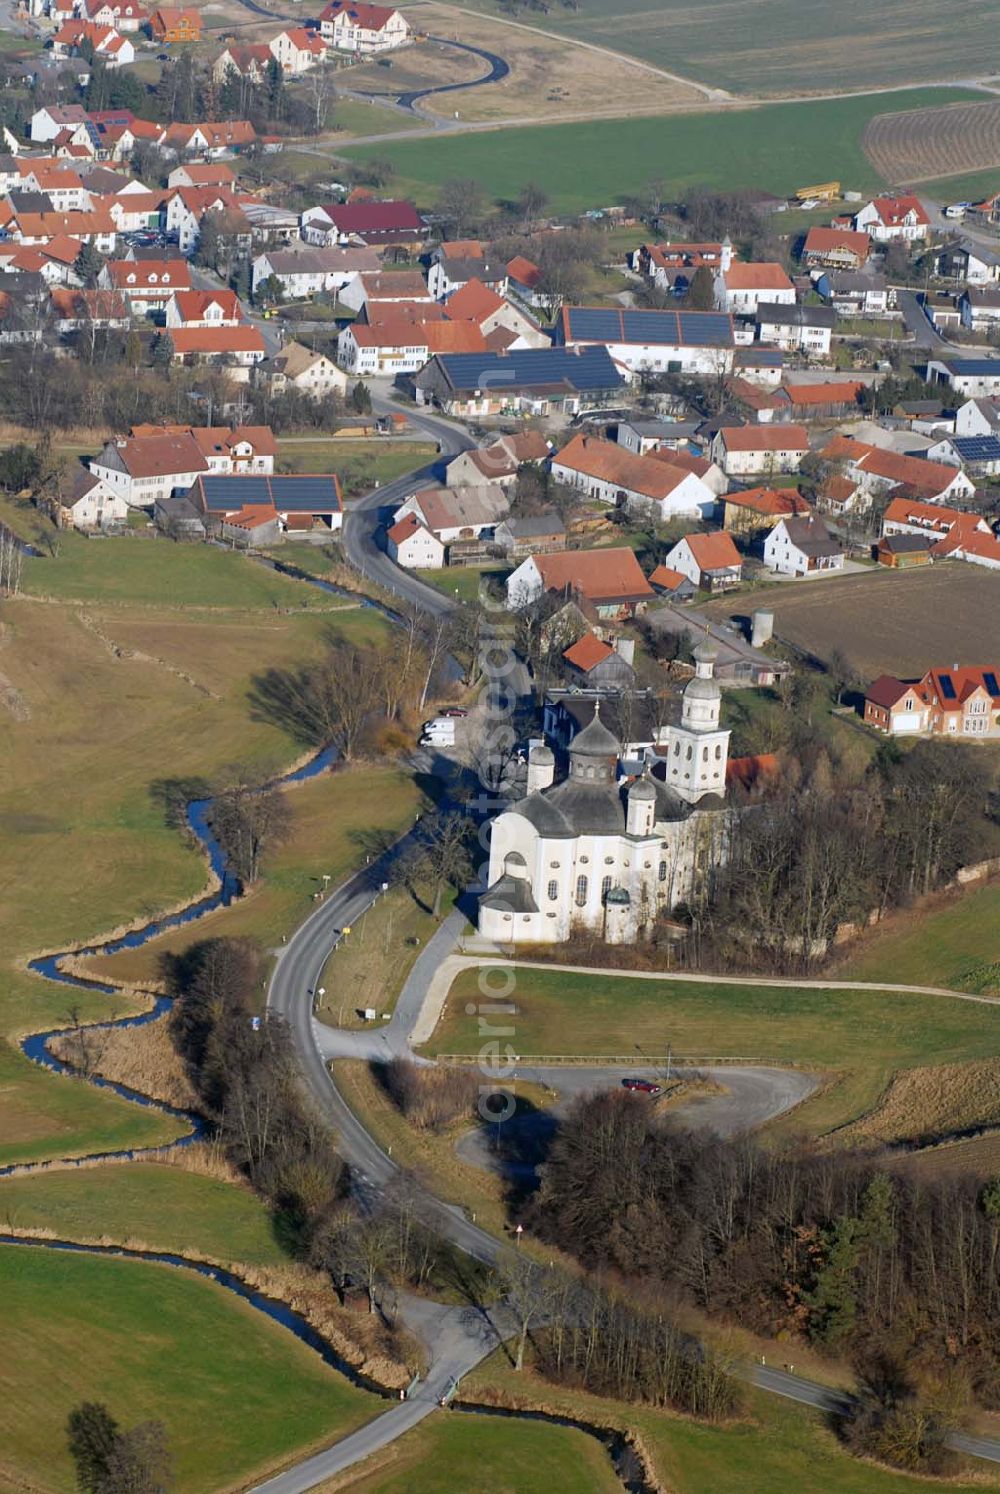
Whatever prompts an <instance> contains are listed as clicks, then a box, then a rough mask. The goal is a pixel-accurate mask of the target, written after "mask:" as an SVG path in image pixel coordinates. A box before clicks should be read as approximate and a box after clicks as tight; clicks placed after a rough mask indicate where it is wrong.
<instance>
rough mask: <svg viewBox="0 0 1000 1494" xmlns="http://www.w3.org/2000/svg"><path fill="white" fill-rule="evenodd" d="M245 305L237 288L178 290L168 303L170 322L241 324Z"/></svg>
mask: <svg viewBox="0 0 1000 1494" xmlns="http://www.w3.org/2000/svg"><path fill="white" fill-rule="evenodd" d="M242 320H243V308H242V306H241V305H240V299H239V297H238V296H237V294H236V292H235V291H230V290H219V291H201V290H175V291H174V293H173V295H172V296H171V297H170V300H169V301H168V302H167V305H166V325H167V326H168V327H170V328H175V327H238V326H239V325H240V323H241V322H242Z"/></svg>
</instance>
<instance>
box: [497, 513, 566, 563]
mask: <svg viewBox="0 0 1000 1494" xmlns="http://www.w3.org/2000/svg"><path fill="white" fill-rule="evenodd" d="M493 539H494V542H495V544H496V545H497V546H498V547H499V548H500V549H501V550H502V551H503V553H504V554H505V555H506V556H507V558H508V560H523V559H524V558H525V556H527V555H554V554H556V553H557V552H558V551H560V550H565V548H566V526H565V524H564V523H563V521H562V519H560V517H559V515H558V514H557V513H541V514H531V515H530V516H529V517H527V518H512V517H509V516H508V517H507V518H506V519H504V520H503V521H502V522H501V523H499V524H498V525H497V527H496V529H495V530H494V531H493Z"/></svg>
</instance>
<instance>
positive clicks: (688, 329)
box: [553, 306, 733, 376]
mask: <svg viewBox="0 0 1000 1494" xmlns="http://www.w3.org/2000/svg"><path fill="white" fill-rule="evenodd" d="M553 342H554V344H555V346H556V347H557V348H589V347H593V346H595V345H598V346H603V347H605V348H606V349H607V350H608V352H609V353H610V355H611V357H612V358H613V359H614V361H615V362H616V363H618V364H620V365H621V366H622V367H624V368H627V369H629V370H630V371H632V372H639V371H642V372H650V373H683V374H708V375H713V374H714V375H716V376H721V375H723V374H725V373H728V372H729V371H730V369H731V368H732V365H733V319H732V317H731V316H729V315H728V314H726V313H723V312H718V311H633V310H630V309H629V308H627V307H615V308H610V307H603V306H564V307H563V308H562V311H561V312H560V315H559V319H558V321H557V322H556V325H555V329H554V334H553Z"/></svg>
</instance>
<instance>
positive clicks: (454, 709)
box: [441, 706, 469, 721]
mask: <svg viewBox="0 0 1000 1494" xmlns="http://www.w3.org/2000/svg"><path fill="white" fill-rule="evenodd" d="M468 714H469V713H468V711H467V710H465V709H464V708H463V707H462V706H448V707H447V709H446V710H443V711H442V712H441V715H442V716H448V717H454V718H455V720H456V721H459V720H461V719H462V717H463V716H467V715H468Z"/></svg>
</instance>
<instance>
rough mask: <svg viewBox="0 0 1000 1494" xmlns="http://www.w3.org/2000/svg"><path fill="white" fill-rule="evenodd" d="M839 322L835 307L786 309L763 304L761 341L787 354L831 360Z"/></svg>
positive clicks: (759, 317) (759, 323) (759, 327)
mask: <svg viewBox="0 0 1000 1494" xmlns="http://www.w3.org/2000/svg"><path fill="white" fill-rule="evenodd" d="M836 322H837V313H836V312H835V311H834V309H833V307H832V306H785V305H782V304H775V303H774V302H770V301H769V302H764V301H761V302H760V304H759V305H758V307H757V340H758V342H766V343H768V344H769V345H770V346H772V347H776V348H780V349H781V350H782V352H785V353H794V352H803V353H805V354H806V355H807V356H808V357H810V358H827V357H829V354H830V341H831V338H832V336H833V329H834V327H835V326H836Z"/></svg>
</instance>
